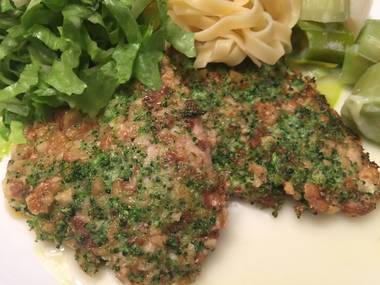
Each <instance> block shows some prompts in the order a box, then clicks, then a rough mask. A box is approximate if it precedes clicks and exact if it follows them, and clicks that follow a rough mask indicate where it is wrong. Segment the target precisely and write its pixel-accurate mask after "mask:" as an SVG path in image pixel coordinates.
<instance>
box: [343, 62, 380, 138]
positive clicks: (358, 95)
mask: <svg viewBox="0 0 380 285" xmlns="http://www.w3.org/2000/svg"><path fill="white" fill-rule="evenodd" d="M379 78H380V64H376V65H374V66H372V67H370V68H369V69H368V70H367V71H366V72H365V73H364V74H363V76H362V77H361V78H360V80H359V81H358V83H357V84H356V86H355V88H354V90H353V94H352V95H351V96H350V97H349V98H348V99H347V100H346V102H345V103H344V106H343V109H342V118H343V120H344V122H345V123H346V124H347V125H349V126H350V127H351V128H352V129H354V130H356V131H357V132H359V133H361V134H362V135H363V136H364V137H366V138H368V139H369V140H372V141H374V142H376V143H380V131H379V130H380V82H379Z"/></svg>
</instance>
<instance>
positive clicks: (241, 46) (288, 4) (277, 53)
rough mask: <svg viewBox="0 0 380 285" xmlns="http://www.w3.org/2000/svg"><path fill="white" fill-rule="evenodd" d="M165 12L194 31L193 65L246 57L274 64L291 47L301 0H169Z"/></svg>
mask: <svg viewBox="0 0 380 285" xmlns="http://www.w3.org/2000/svg"><path fill="white" fill-rule="evenodd" d="M168 2H169V15H170V16H171V18H172V19H173V21H174V22H175V23H176V24H178V25H179V26H181V27H182V28H184V29H186V30H188V31H192V32H194V33H195V39H196V41H197V42H196V45H197V54H198V55H197V58H196V61H195V67H196V68H203V67H205V66H206V65H207V64H208V63H210V62H224V63H226V64H228V65H230V66H234V65H237V64H239V63H241V62H242V61H243V60H244V59H245V58H246V57H247V56H248V57H250V58H251V60H252V61H253V62H254V63H256V64H257V65H259V66H260V65H261V63H266V64H275V63H276V62H277V61H278V60H279V59H280V58H281V57H282V56H283V55H284V54H285V53H287V52H289V51H290V50H291V48H292V47H291V41H290V38H291V32H292V27H293V26H294V25H295V24H296V23H297V21H298V19H299V14H300V10H301V0H169V1H168Z"/></svg>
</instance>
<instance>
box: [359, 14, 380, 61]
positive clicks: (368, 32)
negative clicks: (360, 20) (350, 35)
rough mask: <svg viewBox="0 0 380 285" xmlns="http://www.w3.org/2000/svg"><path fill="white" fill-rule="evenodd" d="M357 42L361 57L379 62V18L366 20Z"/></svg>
mask: <svg viewBox="0 0 380 285" xmlns="http://www.w3.org/2000/svg"><path fill="white" fill-rule="evenodd" d="M357 44H358V46H359V52H360V54H361V55H362V56H363V57H365V58H367V59H368V60H370V61H374V62H380V20H367V22H366V24H365V26H364V28H363V29H362V31H361V32H360V35H359V37H358V40H357Z"/></svg>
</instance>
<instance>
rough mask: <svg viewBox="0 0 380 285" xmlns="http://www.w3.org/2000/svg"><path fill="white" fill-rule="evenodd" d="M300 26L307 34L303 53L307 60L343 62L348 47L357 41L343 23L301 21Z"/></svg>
mask: <svg viewBox="0 0 380 285" xmlns="http://www.w3.org/2000/svg"><path fill="white" fill-rule="evenodd" d="M298 26H299V28H300V29H301V30H302V31H303V32H304V33H305V35H306V46H307V47H306V49H304V51H303V53H302V55H301V57H302V58H303V59H306V60H312V61H319V62H328V63H336V64H342V63H343V60H344V56H345V52H346V48H347V47H349V46H351V45H352V44H353V43H354V41H355V38H354V35H353V34H352V33H351V32H350V31H349V30H348V29H347V28H345V27H344V25H342V24H321V23H314V22H305V21H301V22H299V24H298Z"/></svg>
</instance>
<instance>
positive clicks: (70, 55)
mask: <svg viewBox="0 0 380 285" xmlns="http://www.w3.org/2000/svg"><path fill="white" fill-rule="evenodd" d="M0 3H1V5H0V112H1V122H0V144H1V145H2V147H0V148H1V149H2V151H3V153H4V152H6V151H7V148H8V146H9V144H10V143H21V142H22V140H23V139H22V135H20V134H22V133H20V130H22V124H23V123H25V122H30V121H33V120H45V119H46V118H48V117H49V115H50V114H51V113H52V112H51V109H52V108H57V107H60V106H65V105H69V106H70V107H72V108H78V109H80V110H81V111H82V112H84V113H87V114H89V115H90V116H95V115H96V114H97V113H98V112H99V110H101V109H102V108H103V107H105V106H106V105H107V103H108V102H109V100H110V99H111V97H112V96H113V95H114V93H115V92H117V89H118V87H119V86H120V85H123V84H126V83H127V82H128V81H129V80H131V79H132V78H135V79H137V80H139V81H140V82H141V83H143V84H144V85H146V86H147V87H149V88H151V89H159V88H160V86H161V79H160V70H159V64H160V62H161V60H162V58H163V52H164V48H165V44H166V42H168V43H170V44H171V45H172V46H173V47H174V48H176V49H177V50H178V51H180V52H181V53H183V54H185V55H186V56H188V57H194V56H195V54H196V52H195V46H194V38H193V34H192V33H188V32H185V31H183V30H181V29H180V28H179V27H178V26H176V25H175V24H174V23H173V21H172V20H171V19H170V18H169V16H168V15H167V3H166V1H165V0H156V1H151V0H104V1H101V0H32V1H30V2H29V3H28V4H24V5H21V6H16V5H15V4H14V3H13V2H12V1H10V0H2V1H1V2H0Z"/></svg>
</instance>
